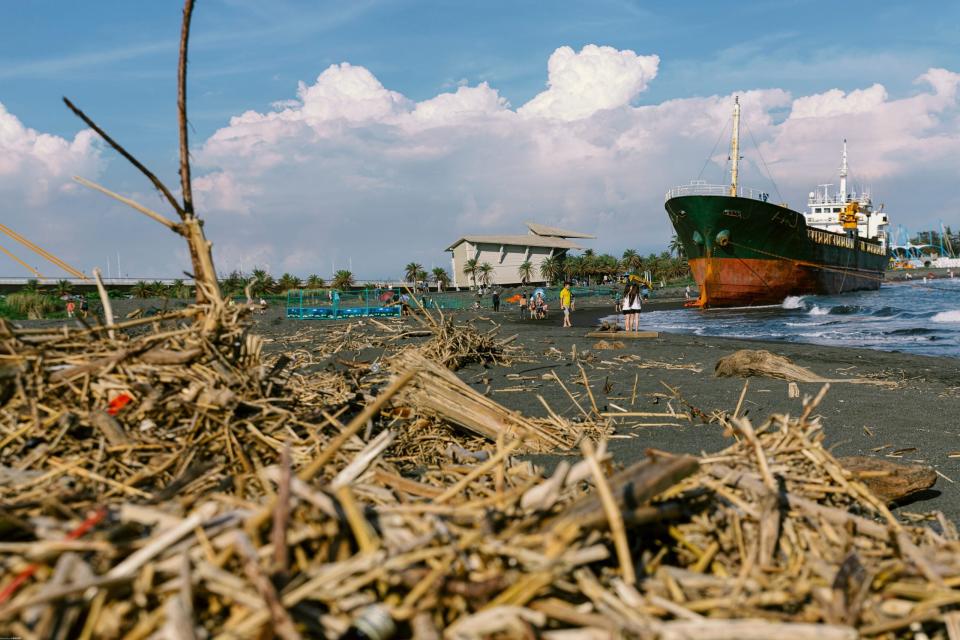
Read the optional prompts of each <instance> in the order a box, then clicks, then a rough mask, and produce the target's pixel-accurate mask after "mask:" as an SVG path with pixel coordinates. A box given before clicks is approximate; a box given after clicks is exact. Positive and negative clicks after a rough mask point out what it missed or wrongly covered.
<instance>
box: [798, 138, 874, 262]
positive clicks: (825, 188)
mask: <svg viewBox="0 0 960 640" xmlns="http://www.w3.org/2000/svg"><path fill="white" fill-rule="evenodd" d="M847 173H848V170H847V141H846V140H844V141H843V159H842V161H841V164H840V188H839V189H838V190H837V191H835V192H833V193H831V191H830V187H832V186H833V185H832V184H821V185H817V190H816V191H811V192H810V196H809V198H808V199H807V211H806V212H805V213H804V214H803V215H804V217H805V218H806V219H807V226H808V227H814V228H817V229H823V230H824V231H832V232H834V233H844V226H843V220H842V214H843V213H844V211H845V210H846V209H847V205H848V204H850V203H851V202H856V203H857V205H858V207H859V211H858V212H857V214H856V216H857V235H858V236H860V237H861V238H869V239H873V240H879V241H880V242H881V244H882V245H883V248H884V250H886V248H887V243H888V229H889V227H890V221H889V219H888V218H887V214H886V213H884V212H883V207H882V206H881V207H880V211H874V210H873V201H872V200H871V199H870V190H869V189H863V190H862V191H860V192H859V193H857V192H856V191H855V190H853V191H847Z"/></svg>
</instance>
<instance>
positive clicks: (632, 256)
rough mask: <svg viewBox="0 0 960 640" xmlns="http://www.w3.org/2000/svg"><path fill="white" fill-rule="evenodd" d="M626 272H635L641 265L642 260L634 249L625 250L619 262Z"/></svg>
mask: <svg viewBox="0 0 960 640" xmlns="http://www.w3.org/2000/svg"><path fill="white" fill-rule="evenodd" d="M620 264H621V265H623V268H624V270H626V271H635V270H637V269H639V268H640V265H641V264H643V258H641V257H640V254H639V253H638V252H637V250H636V249H627V250H626V251H624V252H623V259H622V260H621V261H620Z"/></svg>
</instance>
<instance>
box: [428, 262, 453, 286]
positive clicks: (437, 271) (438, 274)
mask: <svg viewBox="0 0 960 640" xmlns="http://www.w3.org/2000/svg"><path fill="white" fill-rule="evenodd" d="M431 273H432V274H433V281H434V282H436V283H437V290H438V291H442V290H443V289H444V288H446V286H447V285H448V284H449V283H450V276H449V275H448V274H447V270H446V269H444V268H443V267H434V268H433V271H432V272H431Z"/></svg>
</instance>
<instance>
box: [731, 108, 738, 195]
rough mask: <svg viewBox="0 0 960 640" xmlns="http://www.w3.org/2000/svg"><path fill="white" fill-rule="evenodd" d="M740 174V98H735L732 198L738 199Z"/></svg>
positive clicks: (732, 145) (732, 140) (732, 139)
mask: <svg viewBox="0 0 960 640" xmlns="http://www.w3.org/2000/svg"><path fill="white" fill-rule="evenodd" d="M739 172H740V97H739V96H735V97H734V98H733V137H732V138H731V139H730V197H732V198H736V197H737V178H738V174H739Z"/></svg>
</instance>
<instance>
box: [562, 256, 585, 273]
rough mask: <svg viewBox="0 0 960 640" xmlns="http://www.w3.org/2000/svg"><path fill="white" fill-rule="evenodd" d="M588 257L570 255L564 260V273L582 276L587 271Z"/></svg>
mask: <svg viewBox="0 0 960 640" xmlns="http://www.w3.org/2000/svg"><path fill="white" fill-rule="evenodd" d="M586 264H587V262H586V258H584V257H583V256H569V257H568V258H567V259H566V260H564V261H563V269H562V273H563V274H564V275H565V276H566V277H568V278H573V277H574V276H576V277H580V276H582V275H584V273H585V272H586Z"/></svg>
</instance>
